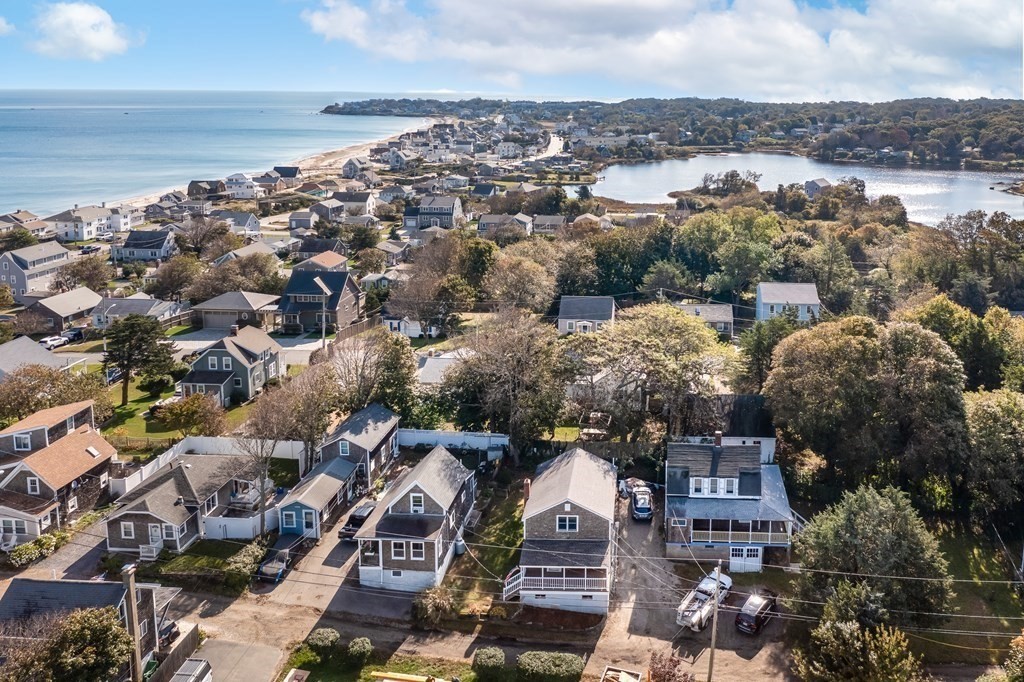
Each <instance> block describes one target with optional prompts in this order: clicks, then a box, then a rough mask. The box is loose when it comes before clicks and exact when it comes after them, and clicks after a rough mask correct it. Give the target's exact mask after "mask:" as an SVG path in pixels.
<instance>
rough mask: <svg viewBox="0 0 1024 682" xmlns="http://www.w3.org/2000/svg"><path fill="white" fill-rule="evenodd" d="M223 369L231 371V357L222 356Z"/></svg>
mask: <svg viewBox="0 0 1024 682" xmlns="http://www.w3.org/2000/svg"><path fill="white" fill-rule="evenodd" d="M223 365H224V370H225V371H231V358H224V363H223Z"/></svg>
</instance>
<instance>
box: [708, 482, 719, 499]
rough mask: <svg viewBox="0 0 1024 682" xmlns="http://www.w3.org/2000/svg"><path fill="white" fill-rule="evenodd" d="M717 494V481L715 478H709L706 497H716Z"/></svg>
mask: <svg viewBox="0 0 1024 682" xmlns="http://www.w3.org/2000/svg"><path fill="white" fill-rule="evenodd" d="M717 494H718V479H717V478H709V479H708V495H717Z"/></svg>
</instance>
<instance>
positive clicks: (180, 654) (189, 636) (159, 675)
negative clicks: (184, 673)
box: [149, 625, 199, 682]
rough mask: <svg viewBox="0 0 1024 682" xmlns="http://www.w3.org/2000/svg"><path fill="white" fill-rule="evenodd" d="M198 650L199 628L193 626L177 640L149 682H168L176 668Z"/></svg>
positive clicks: (176, 670)
mask: <svg viewBox="0 0 1024 682" xmlns="http://www.w3.org/2000/svg"><path fill="white" fill-rule="evenodd" d="M198 648H199V626H198V625H193V626H192V629H191V630H189V631H188V632H186V633H185V634H183V635H182V636H181V637H179V638H178V641H177V642H175V643H174V648H173V649H171V652H170V653H169V654H168V655H167V657H166V658H165V659H164V660H163V661H162V662H161V663H160V665H159V667H157V669H156V670H155V671H153V674H152V676H150V678H149V682H170V680H171V678H172V677H174V673H176V672H178V668H180V667H181V665H182V664H183V663H184V662H185V661H186V660H187V659H189V658H191V657H192V654H194V653H195V652H196V649H198Z"/></svg>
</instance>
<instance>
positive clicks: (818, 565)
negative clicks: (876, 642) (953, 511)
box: [793, 486, 953, 625]
mask: <svg viewBox="0 0 1024 682" xmlns="http://www.w3.org/2000/svg"><path fill="white" fill-rule="evenodd" d="M797 547H798V548H799V550H800V557H801V565H802V568H803V570H801V572H800V573H799V574H798V576H797V579H796V580H795V581H794V601H793V603H794V605H795V606H794V608H796V609H797V610H798V611H802V612H808V610H809V608H810V607H809V605H810V604H812V603H814V602H824V601H825V600H826V599H827V598H828V597H829V596H830V595H831V594H833V592H834V591H835V590H836V589H837V585H838V584H839V583H840V582H841V581H842V580H849V581H850V582H851V583H853V584H863V585H865V586H866V587H867V588H868V589H869V590H871V591H872V592H873V593H875V594H877V597H876V598H875V601H874V603H875V605H876V608H881V609H884V610H885V611H886V612H887V613H888V617H887V618H888V620H889V622H890V623H893V624H897V625H899V624H914V625H930V624H934V623H935V622H937V621H938V620H940V619H941V617H940V616H935V615H932V614H942V613H946V612H948V611H949V606H950V600H951V599H952V597H953V589H952V588H953V583H952V579H951V577H950V575H949V565H948V563H947V561H946V559H945V557H944V556H943V555H942V552H941V550H940V549H939V543H938V540H936V538H935V536H933V535H932V534H931V533H930V532H929V531H928V529H927V528H926V527H925V525H924V522H923V521H922V520H921V517H920V516H919V515H918V513H917V512H916V511H915V510H914V508H913V507H912V506H911V504H910V498H909V497H908V496H907V494H906V493H904V492H901V491H899V490H896V489H895V488H886V489H884V490H881V491H878V490H874V489H872V488H869V487H867V486H861V487H860V488H858V489H857V490H855V491H853V492H847V493H845V494H844V495H843V497H842V499H841V500H840V501H839V502H838V503H837V504H835V505H833V506H831V507H829V508H828V509H826V510H825V511H822V512H819V513H818V514H816V515H815V516H814V517H813V518H812V519H811V521H810V522H809V523H808V524H807V525H806V526H805V527H804V530H803V531H802V532H801V533H800V535H799V536H798V537H797ZM844 574H845V575H844ZM871 576H881V577H878V578H875V577H871ZM888 576H906V578H905V579H900V578H895V579H894V578H891V577H888Z"/></svg>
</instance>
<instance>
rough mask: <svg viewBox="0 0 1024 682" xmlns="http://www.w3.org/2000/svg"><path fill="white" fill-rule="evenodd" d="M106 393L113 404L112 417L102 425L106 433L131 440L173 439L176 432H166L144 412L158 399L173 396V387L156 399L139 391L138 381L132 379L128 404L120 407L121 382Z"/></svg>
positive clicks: (163, 427) (166, 430)
mask: <svg viewBox="0 0 1024 682" xmlns="http://www.w3.org/2000/svg"><path fill="white" fill-rule="evenodd" d="M107 392H108V393H109V394H110V400H111V402H113V403H114V416H113V417H111V418H110V421H108V422H107V423H106V424H104V425H103V430H104V431H107V432H111V431H116V432H117V435H123V436H129V437H131V438H146V437H147V436H148V437H150V438H174V437H176V436H178V435H179V434H178V432H177V431H172V430H168V429H167V428H166V427H165V426H164V425H163V424H161V423H160V422H159V421H157V420H156V419H148V418H147V417H146V410H148V409H149V406H150V405H152V404H153V403H154V402H156V401H157V400H158V399H160V398H169V397H171V396H172V395H174V387H173V386H172V387H171V388H169V389H167V390H166V391H164V392H163V393H161V394H160V395H159V396H157V397H156V398H153V397H152V396H150V395H149V394H148V393H143V392H142V391H140V390H139V380H138V379H137V378H136V379H132V380H131V383H129V385H128V404H127V405H121V382H117V383H116V384H112V385H111V386H110V388H109V389H107Z"/></svg>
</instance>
